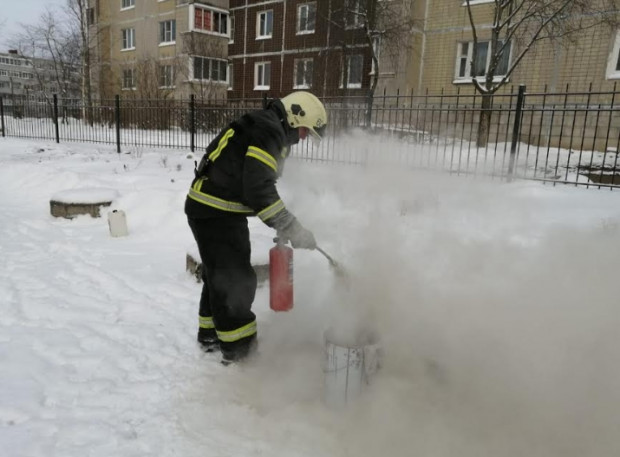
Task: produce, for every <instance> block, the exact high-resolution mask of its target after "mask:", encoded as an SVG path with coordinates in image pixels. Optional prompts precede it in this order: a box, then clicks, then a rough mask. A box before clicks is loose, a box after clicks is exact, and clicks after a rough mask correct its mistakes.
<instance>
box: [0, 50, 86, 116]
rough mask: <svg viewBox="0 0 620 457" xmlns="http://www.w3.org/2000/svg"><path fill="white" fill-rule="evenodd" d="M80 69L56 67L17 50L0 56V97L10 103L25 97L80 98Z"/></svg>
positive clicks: (44, 60) (49, 62)
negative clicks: (53, 96) (56, 95)
mask: <svg viewBox="0 0 620 457" xmlns="http://www.w3.org/2000/svg"><path fill="white" fill-rule="evenodd" d="M78 76H79V69H78V68H75V67H73V66H69V65H60V64H59V65H56V64H55V63H54V61H52V60H48V59H39V58H36V59H31V58H28V57H25V56H22V55H20V54H19V53H18V52H17V51H16V50H9V52H8V53H0V97H2V98H3V100H4V101H5V103H7V104H11V103H12V101H13V100H14V99H23V98H25V97H51V96H52V94H58V95H59V96H64V97H78V96H79V77H78Z"/></svg>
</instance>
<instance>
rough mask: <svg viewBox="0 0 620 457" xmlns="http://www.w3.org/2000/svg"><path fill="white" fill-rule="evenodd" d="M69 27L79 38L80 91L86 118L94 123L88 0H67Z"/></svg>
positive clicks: (76, 37) (66, 10)
mask: <svg viewBox="0 0 620 457" xmlns="http://www.w3.org/2000/svg"><path fill="white" fill-rule="evenodd" d="M65 12H66V17H67V19H68V27H69V30H70V31H71V33H72V35H73V37H74V39H77V40H79V41H78V42H79V56H80V92H81V96H82V101H83V110H84V118H85V119H86V120H87V122H89V123H92V118H93V115H92V114H93V113H92V106H93V93H92V84H91V53H90V29H89V25H90V23H89V18H88V14H89V8H88V0H67V6H66V9H65Z"/></svg>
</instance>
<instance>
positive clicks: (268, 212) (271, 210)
mask: <svg viewBox="0 0 620 457" xmlns="http://www.w3.org/2000/svg"><path fill="white" fill-rule="evenodd" d="M283 209H284V202H283V201H282V200H278V201H277V202H275V203H274V204H272V205H269V206H268V207H267V208H265V209H264V210H262V211H260V212H259V213H258V217H259V218H260V220H261V221H263V222H264V221H266V220H267V219H269V218H271V217H273V216H275V215H276V214H278V213H279V212H280V211H282V210H283Z"/></svg>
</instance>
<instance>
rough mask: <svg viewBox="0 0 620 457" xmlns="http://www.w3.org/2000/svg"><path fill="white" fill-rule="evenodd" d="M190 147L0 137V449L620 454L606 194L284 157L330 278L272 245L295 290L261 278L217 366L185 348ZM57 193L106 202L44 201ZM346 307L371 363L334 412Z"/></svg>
mask: <svg viewBox="0 0 620 457" xmlns="http://www.w3.org/2000/svg"><path fill="white" fill-rule="evenodd" d="M351 141H359V145H360V147H362V145H363V144H367V142H368V141H369V140H368V139H365V138H358V139H357V140H351ZM350 146H352V147H355V146H356V145H354V144H353V145H350ZM388 149H389V145H387V146H386V149H385V150H388ZM412 153H415V151H413V150H412ZM193 160H194V158H193V157H191V155H190V154H188V153H187V151H178V150H157V151H156V152H153V151H151V150H148V149H133V150H131V151H129V152H128V153H123V154H120V155H118V154H116V153H115V152H114V149H113V147H112V146H102V145H92V144H76V143H74V144H63V145H56V144H54V143H51V142H47V143H46V142H35V141H25V140H17V139H0V208H2V212H1V214H0V258H1V261H0V455H2V456H7V457H9V456H10V457H22V456H46V457H49V456H59V457H60V456H62V457H74V456H75V457H78V456H79V457H83V456H86V455H87V456H102V457H103V456H105V457H109V456H121V457H132V456H182V457H192V456H201V457H204V456H231V457H240V456H270V457H272V456H286V457H298V456H313V457H315V456H356V457H365V456H377V455H394V456H429V457H454V456H459V457H482V456H501V457H512V456H525V455H526V456H528V457H539V456H540V457H554V456H558V457H559V456H562V457H571V456H579V457H583V456H588V457H597V456H601V457H602V456H605V457H609V456H612V455H620V438H618V433H617V431H618V430H619V429H620V415H619V414H618V411H619V410H620V389H619V388H618V386H619V385H620V344H619V343H620V337H619V336H618V330H617V329H618V327H619V326H620V307H619V306H618V303H619V302H620V300H619V299H618V298H619V297H618V296H619V294H620V289H619V287H618V282H617V281H618V277H619V276H618V275H619V272H620V255H619V254H618V253H619V252H620V250H619V249H618V246H619V244H620V241H619V240H620V192H611V191H609V190H585V189H577V188H574V187H567V186H558V187H552V186H550V185H546V186H545V185H541V184H539V183H533V182H513V183H510V184H507V183H503V182H499V181H497V180H496V181H484V180H482V179H478V180H472V179H471V178H466V177H450V176H446V175H442V174H430V173H420V172H415V171H413V170H407V169H403V168H402V167H401V168H398V167H393V168H388V167H386V168H379V167H376V166H373V168H372V169H365V168H362V167H355V166H349V167H346V166H337V165H326V164H323V165H317V164H310V163H307V162H300V161H295V160H290V161H289V163H287V169H286V173H285V175H284V177H283V179H282V180H281V183H280V190H281V194H282V197H283V199H284V200H285V202H286V203H287V205H288V206H289V208H290V209H291V210H292V211H293V212H294V213H296V214H297V215H298V217H299V218H300V220H301V221H302V222H303V223H304V224H305V225H306V226H308V227H309V228H311V229H312V230H313V231H314V232H315V235H316V237H317V239H318V241H319V244H320V245H321V247H323V248H324V249H325V250H326V251H327V252H329V253H330V254H331V255H332V256H333V257H335V258H336V259H337V260H339V261H340V262H341V263H342V264H344V266H345V267H346V268H347V270H348V272H349V276H350V282H349V287H348V288H347V287H345V286H344V285H343V283H342V281H340V280H338V278H336V277H335V276H334V274H333V271H332V270H330V268H329V265H328V263H327V262H326V260H325V259H324V258H323V257H322V256H321V255H320V254H319V253H317V252H309V251H296V252H295V287H296V289H295V293H296V296H295V300H296V302H295V308H294V309H293V310H292V311H291V312H288V313H273V312H272V311H270V310H269V307H268V288H267V287H266V286H265V285H262V286H261V287H260V288H259V290H258V293H257V298H256V302H255V311H256V312H257V315H258V321H259V340H260V353H259V355H258V357H257V358H256V359H255V360H254V361H253V362H252V363H249V364H247V365H245V366H233V367H223V366H221V365H220V364H219V363H218V356H217V355H216V354H204V353H202V352H201V351H200V350H199V349H198V348H197V346H196V343H195V333H196V329H197V302H198V297H199V294H200V284H198V283H196V282H195V281H194V279H193V278H192V277H191V276H190V275H189V274H187V273H186V272H185V254H186V253H187V252H190V251H193V250H194V249H195V248H194V247H193V240H192V238H191V233H190V231H189V229H188V227H187V226H186V222H185V218H184V215H183V202H184V199H185V194H186V191H187V188H188V185H189V182H190V179H191V176H192V168H193ZM78 188H92V189H112V190H114V191H115V192H117V193H118V195H119V197H118V198H117V199H116V200H115V201H114V203H113V205H112V207H110V208H108V209H105V210H104V214H103V217H102V218H99V219H94V218H91V217H90V216H80V217H78V218H76V219H73V220H66V219H57V218H53V217H52V216H51V215H50V208H49V201H50V198H51V197H52V195H54V194H57V193H59V192H63V191H71V190H72V189H78ZM113 209H122V210H124V211H125V212H126V214H127V219H128V225H129V232H130V234H129V236H128V237H123V238H112V237H111V236H110V234H109V231H108V226H107V217H106V214H107V211H110V210H113ZM251 227H252V238H253V243H254V244H253V249H254V251H253V258H254V261H255V262H256V263H264V262H265V260H266V258H267V251H268V249H269V248H270V247H271V237H272V233H271V231H270V229H268V228H266V227H264V226H262V225H261V224H260V222H259V221H257V220H252V221H251ZM360 326H371V327H373V328H374V329H375V330H376V331H377V332H378V334H379V335H380V337H381V343H382V346H383V348H384V352H385V358H384V363H383V368H382V369H381V371H380V372H379V373H378V374H377V375H376V376H375V377H374V379H373V383H372V384H371V385H370V386H369V387H368V389H367V390H366V392H365V395H364V396H363V397H361V398H360V399H358V401H357V402H355V403H354V404H353V405H351V406H350V407H349V408H348V409H345V410H336V409H334V408H330V407H329V405H325V404H324V402H323V391H322V388H323V385H322V382H323V373H322V370H321V364H322V360H323V353H322V350H323V343H322V337H323V332H324V331H325V330H326V329H327V328H329V327H333V328H335V329H336V330H337V331H340V332H351V331H354V330H355V329H356V328H358V327H360Z"/></svg>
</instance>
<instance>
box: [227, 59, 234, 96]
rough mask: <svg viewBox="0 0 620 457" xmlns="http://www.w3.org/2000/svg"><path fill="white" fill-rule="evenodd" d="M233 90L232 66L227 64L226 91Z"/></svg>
mask: <svg viewBox="0 0 620 457" xmlns="http://www.w3.org/2000/svg"><path fill="white" fill-rule="evenodd" d="M232 88H233V64H231V63H229V64H228V90H232Z"/></svg>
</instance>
